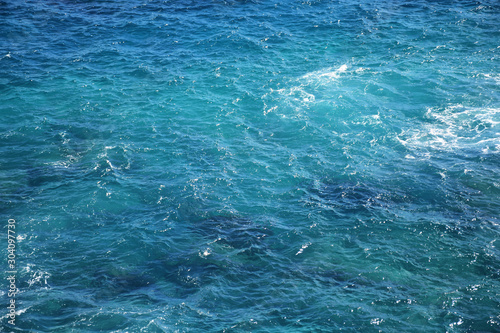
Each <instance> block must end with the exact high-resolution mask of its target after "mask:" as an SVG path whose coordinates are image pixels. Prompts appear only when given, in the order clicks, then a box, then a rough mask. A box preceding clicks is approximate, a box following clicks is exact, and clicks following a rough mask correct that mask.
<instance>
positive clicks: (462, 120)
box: [398, 104, 500, 153]
mask: <svg viewBox="0 0 500 333" xmlns="http://www.w3.org/2000/svg"><path fill="white" fill-rule="evenodd" d="M425 117H426V118H427V119H428V120H429V122H428V123H423V124H422V126H416V127H415V128H411V129H406V130H403V132H402V133H400V135H398V140H399V141H400V142H401V143H402V144H404V145H405V146H408V147H410V148H432V149H438V150H456V149H465V148H472V149H477V150H478V151H481V152H482V153H489V152H492V151H498V150H500V133H499V131H498V124H500V109H498V108H467V107H464V106H463V105H460V104H459V105H453V106H449V107H447V108H445V109H436V108H431V109H428V110H427V113H426V115H425Z"/></svg>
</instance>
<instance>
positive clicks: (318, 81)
mask: <svg viewBox="0 0 500 333" xmlns="http://www.w3.org/2000/svg"><path fill="white" fill-rule="evenodd" d="M347 70H348V66H347V64H343V65H341V66H340V67H338V68H334V67H328V68H323V69H320V70H318V71H314V72H310V73H307V74H304V75H302V76H301V77H298V78H296V79H294V80H292V81H291V82H290V84H289V85H288V87H286V88H282V89H276V90H274V89H271V90H270V92H269V93H267V94H265V95H263V96H262V100H263V101H264V105H265V106H264V115H267V114H268V113H271V112H274V113H276V112H279V111H281V110H278V107H277V106H275V105H268V104H267V101H268V100H270V102H271V103H272V104H274V103H275V102H276V100H279V101H280V102H284V103H280V105H281V106H286V107H291V108H293V109H294V110H295V111H298V114H295V115H294V116H295V117H297V116H298V117H302V116H303V115H302V111H303V110H304V109H305V108H307V107H308V106H310V105H311V104H313V103H316V100H317V94H318V91H320V90H325V89H326V90H328V89H329V87H330V86H331V85H332V84H333V83H334V82H335V81H337V80H338V78H339V77H340V76H341V74H342V73H345V72H347ZM281 115H282V116H283V117H286V118H288V117H290V115H285V114H281Z"/></svg>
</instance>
